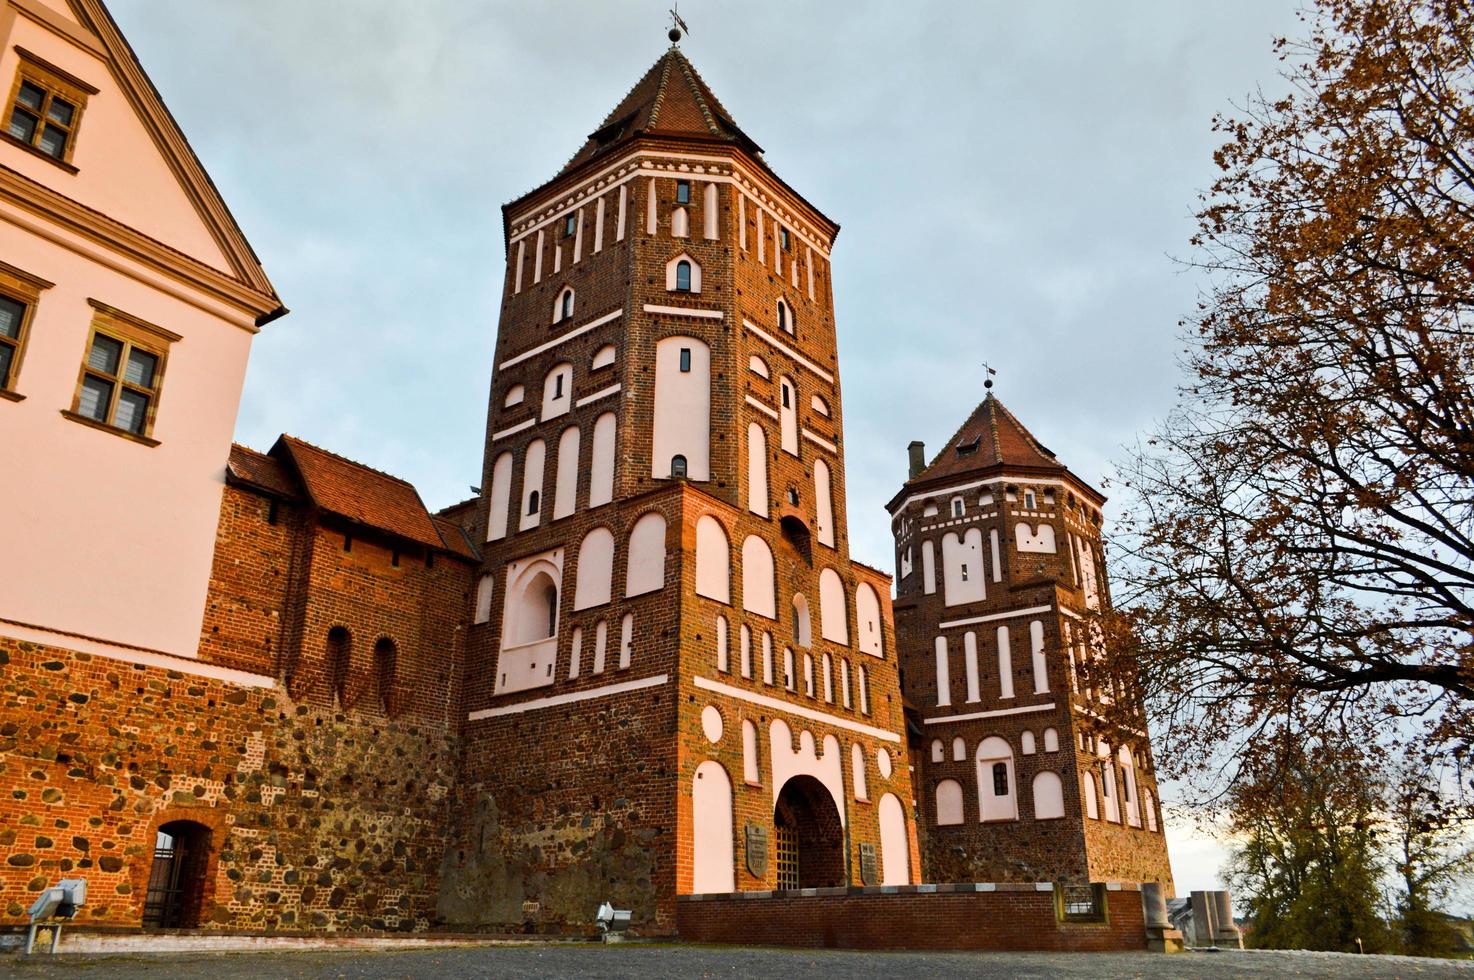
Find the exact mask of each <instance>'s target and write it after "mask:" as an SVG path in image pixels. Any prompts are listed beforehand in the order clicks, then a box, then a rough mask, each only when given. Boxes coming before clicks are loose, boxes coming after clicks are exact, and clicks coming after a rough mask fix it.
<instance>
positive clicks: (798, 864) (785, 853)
mask: <svg viewBox="0 0 1474 980" xmlns="http://www.w3.org/2000/svg"><path fill="white" fill-rule="evenodd" d="M773 831H774V833H773V845H774V846H773V857H774V863H775V865H776V868H777V873H778V880H777V888H778V889H779V890H785V889H795V888H833V887H837V886H839V885H843V884H844V883H845V881H844V829H843V828H842V827H841V826H840V822H839V808H838V807H837V806H835V803H834V797H833V796H832V795H831V794H830V792H829V790H828V788H826V787H825V785H824V784H823V783H821V782H819V780H817V779H815V778H814V777H813V776H794V777H793V778H792V779H790V780H789V781H788V782H786V783H784V784H783V789H782V790H781V791H780V792H779V793H778V802H777V804H776V805H775V806H774V807H773Z"/></svg>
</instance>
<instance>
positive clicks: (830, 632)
mask: <svg viewBox="0 0 1474 980" xmlns="http://www.w3.org/2000/svg"><path fill="white" fill-rule="evenodd" d="M819 635H820V636H822V637H823V638H824V639H826V640H830V641H832V642H834V643H843V644H846V645H847V644H848V643H849V642H850V628H849V623H848V617H847V616H846V615H845V594H844V582H842V581H840V578H839V573H838V572H836V571H835V570H834V569H832V568H826V569H824V570H823V571H822V572H820V573H819Z"/></svg>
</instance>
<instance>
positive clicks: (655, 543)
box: [624, 511, 665, 597]
mask: <svg viewBox="0 0 1474 980" xmlns="http://www.w3.org/2000/svg"><path fill="white" fill-rule="evenodd" d="M626 555H627V556H628V563H627V564H626V565H625V576H624V594H625V596H626V597H629V596H637V595H644V594H645V593H647V592H656V591H658V590H660V589H662V588H664V587H665V517H664V516H663V515H661V514H658V513H655V512H654V511H652V512H650V513H648V514H646V515H645V516H643V517H641V518H640V519H639V520H638V521H636V522H635V526H634V527H633V528H631V529H630V541H629V548H628V550H627V551H626Z"/></svg>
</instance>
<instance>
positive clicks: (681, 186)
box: [676, 180, 691, 204]
mask: <svg viewBox="0 0 1474 980" xmlns="http://www.w3.org/2000/svg"><path fill="white" fill-rule="evenodd" d="M676 203H677V204H690V203H691V182H690V181H689V180H678V181H676Z"/></svg>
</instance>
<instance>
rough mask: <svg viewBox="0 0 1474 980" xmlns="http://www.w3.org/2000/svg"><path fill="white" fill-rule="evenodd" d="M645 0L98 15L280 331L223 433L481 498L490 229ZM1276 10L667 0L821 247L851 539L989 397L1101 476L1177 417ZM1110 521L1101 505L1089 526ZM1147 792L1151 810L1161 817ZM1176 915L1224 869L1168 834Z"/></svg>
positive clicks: (165, 4) (579, 134)
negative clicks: (189, 146)
mask: <svg viewBox="0 0 1474 980" xmlns="http://www.w3.org/2000/svg"><path fill="white" fill-rule="evenodd" d="M668 6H669V4H668V2H667V0H620V2H613V0H582V2H576V3H575V2H558V3H553V2H548V0H417V2H416V3H413V4H405V3H403V2H401V0H250V2H244V0H110V7H111V9H112V10H113V13H114V15H115V16H116V17H117V19H118V21H119V23H120V25H121V26H122V28H123V31H124V33H126V34H127V36H128V38H129V40H130V41H131V42H132V43H133V45H134V47H135V49H136V50H137V51H138V54H139V57H140V59H141V60H142V61H143V63H144V65H145V67H146V68H147V69H148V71H149V73H150V74H151V76H152V77H153V80H154V82H155V84H156V85H157V86H158V88H159V90H160V91H161V92H162V93H163V96H164V99H165V101H166V102H167V103H168V104H169V107H170V108H171V109H172V110H173V112H174V114H175V116H177V117H178V119H179V121H180V124H181V125H182V126H183V128H184V131H185V132H186V134H188V136H189V139H190V141H191V142H192V143H193V145H194V147H195V150H196V151H197V152H198V153H199V155H200V157H201V159H202V160H203V161H204V163H205V166H206V168H207V169H208V170H209V171H210V174H211V175H212V176H213V177H214V179H215V182H216V183H217V184H218V185H219V187H220V189H221V191H222V192H223V194H224V196H225V199H226V201H227V202H228V203H229V204H230V206H231V208H232V209H233V211H234V212H235V215H236V217H237V219H238V220H239V221H240V223H241V226H242V227H243V228H244V229H245V232H246V235H247V236H248V237H249V239H250V240H251V243H252V244H253V245H254V246H255V248H256V251H257V253H258V254H259V255H260V257H261V260H262V262H263V264H264V265H265V267H266V271H267V273H268V274H269V275H270V276H271V279H272V281H273V282H274V283H275V284H276V287H277V289H278V291H279V292H280V294H281V296H282V298H283V299H284V301H285V302H286V304H287V305H288V306H289V307H290V308H291V309H292V314H291V316H289V317H287V318H286V319H283V320H279V321H277V322H276V323H273V324H271V325H270V326H268V327H266V328H265V329H264V330H263V331H262V333H261V334H260V335H259V336H258V337H257V339H256V341H255V346H254V348H253V351H252V355H251V364H250V370H249V373H248V375H247V380H246V390H245V397H244V401H243V403H242V406H241V413H240V421H239V424H238V426H237V432H236V438H237V440H238V441H240V442H243V443H245V444H246V445H249V446H253V447H255V448H258V449H267V448H269V447H270V445H271V443H272V442H273V441H274V440H275V438H276V436H277V435H278V434H279V433H282V432H290V433H292V434H293V435H296V436H299V437H301V438H304V439H307V440H308V441H310V442H314V443H317V444H318V445H321V446H324V447H326V448H328V449H332V450H334V451H336V452H339V453H342V454H344V455H346V456H349V457H351V458H353V459H357V460H360V461H362V462H365V463H368V464H370V465H372V466H376V467H379V468H381V469H384V470H387V471H389V472H391V473H394V474H396V475H398V476H402V477H404V478H406V479H408V480H411V481H412V482H414V483H415V484H416V485H417V486H418V487H419V489H420V492H421V495H422V496H423V497H424V499H425V502H426V503H427V504H428V505H429V506H430V507H431V508H432V509H436V508H439V507H443V506H445V505H447V504H450V503H453V502H455V501H457V500H460V499H463V498H464V497H466V496H468V495H469V489H468V488H469V487H470V486H471V485H472V484H475V483H477V482H479V480H480V474H481V454H482V448H483V440H484V437H485V428H484V427H485V413H486V402H487V392H488V385H489V383H490V377H491V355H492V349H493V345H494V341H495V333H496V318H497V310H498V306H499V302H500V292H501V283H502V270H503V268H504V255H503V248H502V239H501V214H500V206H501V205H502V204H503V203H504V202H506V201H508V200H510V199H512V198H514V197H516V196H517V195H519V194H521V193H522V192H524V191H526V190H528V189H530V188H532V187H534V186H536V185H538V184H540V183H542V182H543V181H544V180H546V179H548V178H549V177H551V176H552V175H553V174H554V173H556V172H557V170H558V169H559V168H560V167H561V166H562V165H563V163H564V162H565V161H566V160H567V159H568V158H569V157H570V156H571V155H572V154H573V152H574V151H575V150H576V149H577V148H578V147H579V145H580V144H581V142H582V140H583V138H584V136H585V134H587V133H589V132H590V131H592V130H593V129H594V128H596V127H597V126H598V124H599V123H600V122H601V121H602V119H603V118H604V116H605V115H606V114H607V113H608V112H609V110H610V109H611V108H613V106H614V105H615V103H617V102H618V101H619V99H620V98H621V97H622V96H623V95H624V93H625V92H626V91H628V89H629V88H630V87H631V86H632V85H633V84H634V83H635V81H636V80H637V79H638V78H639V77H640V75H642V74H643V73H644V71H645V70H646V69H647V68H648V67H649V66H650V64H651V63H652V62H654V61H655V59H656V58H657V57H659V56H660V54H661V52H662V51H663V50H664V48H665V46H666V40H665V30H666V27H667V19H666V16H665V10H666V8H667V7H668ZM1297 6H1298V4H1297V2H1296V0H1236V2H1234V3H1208V2H1201V0H1200V2H1193V3H1184V2H1181V0H1160V2H1145V0H1131V2H1126V3H1116V4H1103V3H1087V2H1084V0H1075V2H1055V3H1029V4H1020V3H1012V2H1009V3H1005V2H998V0H985V2H971V3H957V4H944V3H920V2H914V0H912V2H907V3H895V2H879V0H851V2H849V3H845V4H838V3H819V2H808V3H801V2H796V0H743V2H741V3H738V2H734V0H720V2H718V0H687V3H686V6H685V7H684V8H682V10H681V13H682V15H683V16H684V17H685V18H686V20H687V21H688V22H689V24H690V26H691V28H692V30H693V33H692V35H691V37H690V38H688V39H687V40H686V41H685V42H683V47H684V49H685V51H686V53H687V55H688V56H689V57H690V58H691V59H692V61H693V62H694V63H695V65H696V67H697V69H698V70H699V71H700V72H701V73H702V75H703V76H704V77H705V79H706V81H707V82H708V83H709V84H710V85H711V87H712V89H713V90H714V91H715V92H716V94H717V96H718V98H720V99H721V100H722V102H723V103H724V104H725V106H726V107H727V109H728V111H729V112H731V113H732V115H733V117H734V118H735V119H736V120H737V122H738V123H739V124H740V125H741V126H742V127H743V129H744V130H746V131H747V132H748V133H749V134H751V135H752V137H753V138H754V139H756V140H757V141H758V142H759V143H761V144H762V145H763V146H764V148H765V149H766V151H767V159H768V162H769V163H770V164H771V165H772V166H773V168H774V169H775V170H776V171H777V172H778V173H779V174H781V175H782V176H783V177H784V178H785V179H786V180H787V181H788V182H789V183H791V184H792V185H793V186H794V187H795V188H797V189H798V190H799V191H800V192H801V193H803V194H804V195H805V196H807V197H808V199H809V200H810V201H812V202H813V203H814V204H815V205H816V206H818V207H819V208H820V209H821V210H823V211H824V212H825V213H826V214H828V215H829V216H830V217H832V218H834V219H835V220H836V221H838V222H839V223H840V224H841V226H842V227H843V230H842V231H841V233H840V237H839V241H838V244H837V246H836V248H835V251H834V255H833V261H834V292H835V305H836V316H837V321H838V326H839V344H840V370H841V376H842V384H843V395H844V413H845V437H846V450H847V457H848V458H847V477H848V489H849V517H850V541H851V546H852V549H853V553H854V556H855V557H856V558H857V559H859V560H861V561H864V562H867V563H869V564H872V565H875V566H877V567H879V568H883V569H887V570H889V569H891V566H892V564H893V558H892V553H891V545H890V532H889V525H888V521H887V518H886V515H885V513H884V511H883V509H882V508H883V505H884V503H885V501H886V500H887V499H888V498H889V497H890V496H891V495H892V494H893V493H894V492H895V491H896V490H897V489H898V488H899V486H900V484H901V482H902V481H903V480H904V479H905V458H906V443H907V442H909V441H910V440H912V439H922V440H924V441H925V442H926V443H927V446H928V447H929V451H932V452H934V451H936V450H937V449H939V448H940V447H941V444H942V442H943V441H944V440H945V439H946V438H947V437H948V436H950V435H951V433H952V432H953V430H955V429H956V427H957V426H958V425H959V424H960V423H961V422H962V420H963V419H964V418H965V417H966V416H967V414H968V413H969V412H970V411H971V409H972V408H973V407H974V406H975V405H976V404H977V402H978V401H980V400H981V399H982V396H983V388H982V379H983V376H982V368H981V365H982V363H983V362H984V361H987V362H988V363H990V364H992V365H994V366H995V367H996V368H997V369H998V372H999V373H998V378H997V382H998V384H997V392H998V394H999V396H1000V398H1001V399H1002V400H1003V402H1004V404H1006V405H1008V406H1009V408H1011V409H1012V410H1013V411H1014V412H1015V413H1016V414H1017V415H1018V416H1019V417H1020V418H1021V419H1022V420H1023V421H1024V423H1025V424H1026V425H1028V426H1029V427H1030V428H1031V429H1032V430H1033V432H1034V433H1035V435H1036V436H1038V437H1039V439H1040V440H1041V441H1042V442H1044V444H1045V445H1047V446H1049V447H1050V448H1051V449H1052V450H1054V451H1055V452H1056V453H1057V454H1058V455H1059V457H1060V459H1061V460H1062V461H1063V462H1065V463H1066V464H1067V465H1068V466H1070V467H1071V468H1072V469H1073V470H1074V471H1075V472H1076V473H1077V474H1079V475H1080V476H1081V477H1083V478H1084V479H1086V480H1088V481H1091V482H1094V483H1097V484H1099V483H1100V481H1101V480H1102V478H1103V477H1105V476H1107V475H1108V474H1109V472H1110V463H1111V460H1112V459H1113V458H1118V457H1119V456H1120V454H1121V447H1122V446H1123V445H1124V444H1126V443H1129V442H1131V441H1132V440H1133V438H1134V436H1135V435H1136V434H1137V433H1138V432H1139V431H1141V430H1142V429H1144V428H1145V427H1147V426H1149V425H1150V424H1151V422H1152V420H1153V419H1155V418H1158V417H1160V416H1161V415H1162V414H1164V413H1165V412H1166V411H1167V410H1168V409H1169V408H1170V406H1171V404H1172V401H1173V397H1174V386H1175V385H1176V383H1177V382H1178V380H1179V377H1180V375H1179V371H1178V367H1177V356H1178V354H1179V353H1180V350H1181V343H1180V342H1179V341H1178V327H1177V323H1178V321H1179V319H1180V318H1181V317H1182V316H1183V314H1185V313H1187V312H1189V311H1190V310H1191V308H1192V305H1193V303H1194V301H1195V299H1196V296H1197V292H1198V288H1199V285H1200V282H1199V281H1198V280H1197V279H1196V278H1195V276H1194V274H1192V273H1191V272H1184V271H1183V270H1182V269H1181V268H1180V267H1179V266H1177V265H1175V264H1174V262H1173V261H1172V257H1173V256H1186V255H1188V254H1189V250H1188V245H1187V239H1188V236H1189V235H1190V234H1191V232H1192V228H1193V223H1192V218H1191V215H1192V211H1193V209H1194V203H1195V198H1196V194H1197V193H1198V191H1200V190H1201V189H1203V188H1205V187H1206V186H1208V184H1209V183H1210V182H1211V180H1212V178H1213V175H1214V170H1213V166H1212V159H1211V154H1212V150H1213V149H1214V147H1215V146H1216V145H1217V144H1218V142H1219V140H1218V139H1217V138H1215V136H1214V134H1213V133H1212V131H1211V119H1212V116H1213V114H1214V113H1215V112H1216V111H1219V110H1223V109H1227V108H1230V107H1231V105H1232V104H1234V103H1238V102H1242V100H1243V98H1244V97H1245V95H1246V94H1247V93H1248V92H1250V91H1251V90H1252V89H1254V88H1255V87H1256V86H1259V85H1263V86H1265V87H1266V88H1269V89H1271V90H1273V89H1277V88H1278V87H1279V86H1278V83H1277V76H1276V73H1277V71H1278V62H1277V60H1276V58H1275V55H1274V52H1273V50H1272V47H1271V41H1272V38H1273V37H1274V36H1275V35H1276V34H1283V33H1286V32H1294V31H1295V30H1296V27H1297V21H1296V19H1295V16H1294V15H1295V10H1296V9H1297ZM1108 516H1109V510H1108ZM1164 802H1169V803H1170V797H1168V798H1167V799H1166V800H1164ZM1172 848H1173V849H1172V857H1173V866H1174V869H1175V871H1176V875H1177V885H1178V889H1179V891H1180V892H1185V891H1186V890H1187V889H1188V888H1194V887H1196V888H1203V887H1211V886H1212V882H1213V876H1214V874H1215V872H1216V869H1217V866H1218V863H1219V861H1220V859H1221V853H1220V852H1219V851H1218V849H1217V848H1216V846H1214V845H1212V844H1210V843H1208V842H1205V841H1201V840H1189V839H1188V838H1187V835H1186V834H1185V832H1184V831H1183V830H1182V829H1181V826H1180V824H1179V826H1178V827H1177V828H1176V829H1175V830H1174V833H1173V836H1172Z"/></svg>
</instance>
